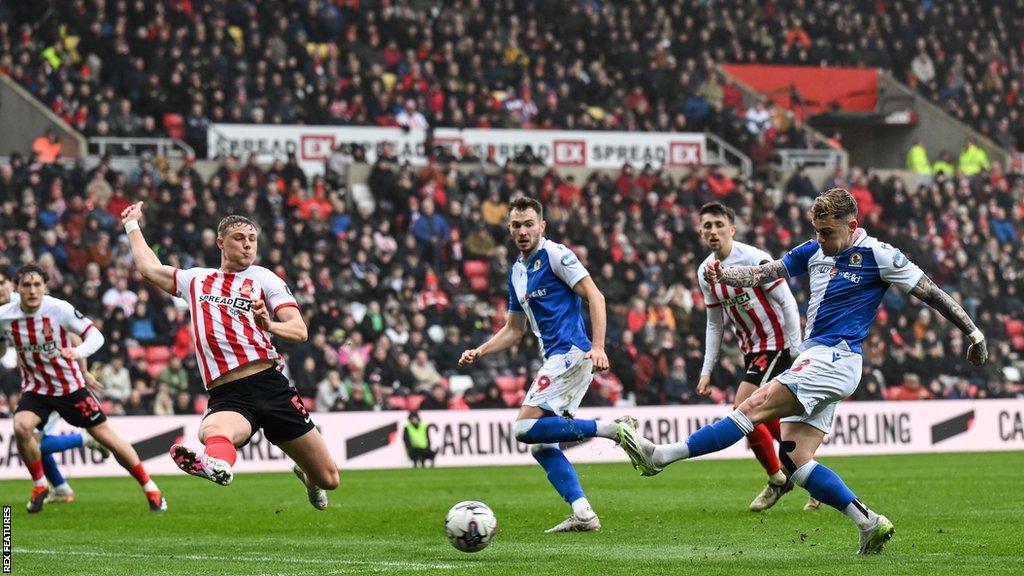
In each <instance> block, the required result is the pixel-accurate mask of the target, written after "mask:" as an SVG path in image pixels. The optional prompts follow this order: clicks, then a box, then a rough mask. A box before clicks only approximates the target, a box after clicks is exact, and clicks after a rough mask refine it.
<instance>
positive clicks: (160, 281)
mask: <svg viewBox="0 0 1024 576" xmlns="http://www.w3.org/2000/svg"><path fill="white" fill-rule="evenodd" d="M140 220H142V202H136V203H135V204H132V205H131V206H128V207H127V208H125V209H124V211H123V212H121V223H122V224H124V229H125V232H127V233H128V243H129V245H131V247H132V258H133V259H134V260H135V266H136V267H137V268H138V269H139V272H140V273H141V274H142V276H143V277H144V278H145V279H146V280H149V281H150V282H152V283H153V284H155V285H156V286H157V288H160V289H161V290H163V291H164V292H167V293H168V294H174V288H175V286H174V268H172V267H170V266H164V265H163V264H161V263H160V259H159V258H157V256H156V253H155V252H153V249H152V248H150V247H149V244H147V243H146V238H145V237H144V236H143V235H142V228H141V227H140Z"/></svg>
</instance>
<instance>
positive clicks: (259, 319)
mask: <svg viewBox="0 0 1024 576" xmlns="http://www.w3.org/2000/svg"><path fill="white" fill-rule="evenodd" d="M252 318H253V320H255V321H256V325H257V326H259V327H260V329H261V330H270V312H269V311H268V310H267V303H266V302H264V301H263V300H256V301H255V302H253V303H252Z"/></svg>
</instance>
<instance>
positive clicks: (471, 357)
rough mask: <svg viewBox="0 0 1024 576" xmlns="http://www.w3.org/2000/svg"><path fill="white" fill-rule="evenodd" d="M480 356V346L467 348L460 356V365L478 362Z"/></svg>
mask: <svg viewBox="0 0 1024 576" xmlns="http://www.w3.org/2000/svg"><path fill="white" fill-rule="evenodd" d="M478 358H480V350H479V349H478V348H473V349H472V350H466V351H465V352H463V353H462V356H461V357H460V358H459V366H469V365H470V364H472V363H473V362H476V361H477V359H478Z"/></svg>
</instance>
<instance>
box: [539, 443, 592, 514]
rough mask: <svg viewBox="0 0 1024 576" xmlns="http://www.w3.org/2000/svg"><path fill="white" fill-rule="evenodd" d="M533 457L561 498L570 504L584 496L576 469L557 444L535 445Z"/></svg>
mask: <svg viewBox="0 0 1024 576" xmlns="http://www.w3.org/2000/svg"><path fill="white" fill-rule="evenodd" d="M533 457H534V459H535V460H537V462H539V463H540V465H541V466H542V467H543V468H544V471H545V472H547V473H548V482H551V485H552V486H554V487H555V490H556V491H558V494H559V495H561V496H562V499H563V500H565V501H566V502H568V503H569V504H572V503H573V502H575V501H576V500H578V499H580V498H584V497H585V496H584V494H583V488H582V487H580V479H579V477H578V476H577V475H576V469H575V468H573V467H572V464H570V463H569V460H568V458H566V457H565V454H563V453H562V451H561V450H559V449H558V447H557V446H536V447H535V448H534V450H533Z"/></svg>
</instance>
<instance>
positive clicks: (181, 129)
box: [164, 112, 185, 140]
mask: <svg viewBox="0 0 1024 576" xmlns="http://www.w3.org/2000/svg"><path fill="white" fill-rule="evenodd" d="M164 130H167V135H168V136H170V137H171V138H177V139H178V140H182V139H184V138H185V117H184V116H182V115H181V114H174V113H172V112H169V113H167V114H164Z"/></svg>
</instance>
